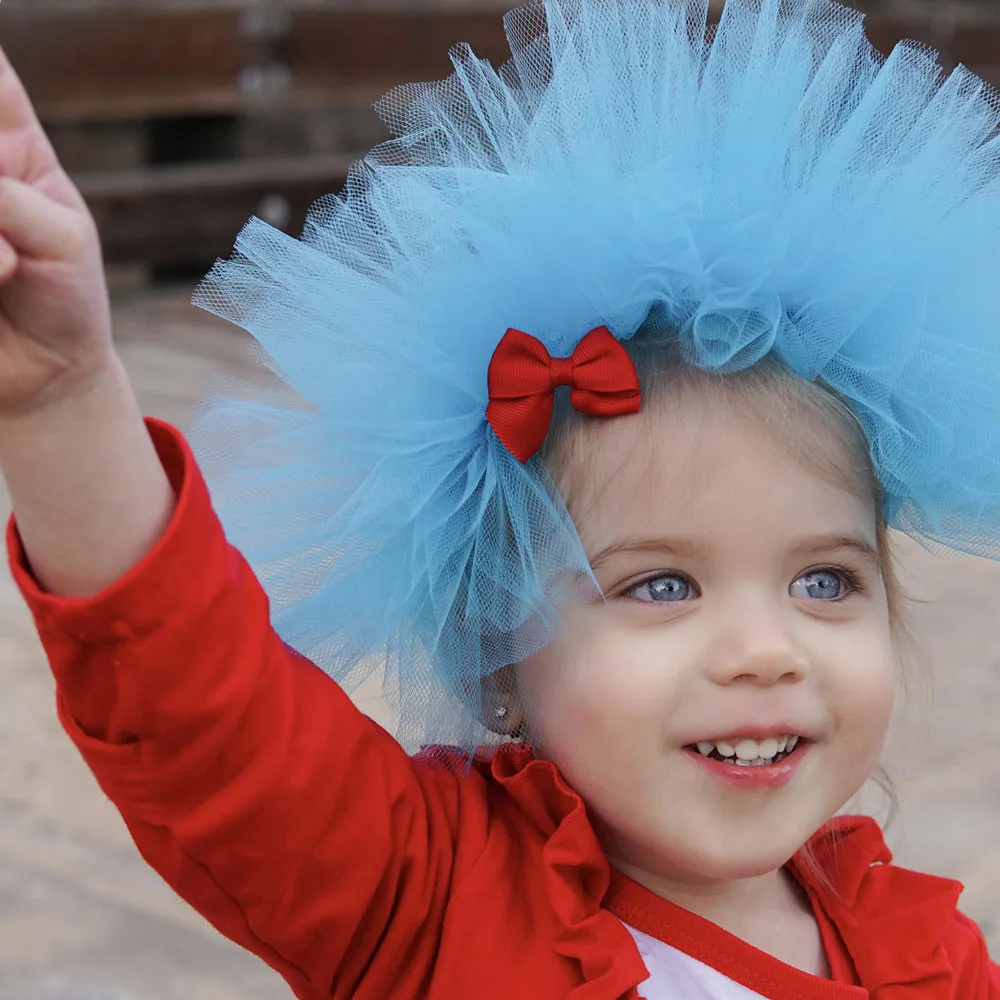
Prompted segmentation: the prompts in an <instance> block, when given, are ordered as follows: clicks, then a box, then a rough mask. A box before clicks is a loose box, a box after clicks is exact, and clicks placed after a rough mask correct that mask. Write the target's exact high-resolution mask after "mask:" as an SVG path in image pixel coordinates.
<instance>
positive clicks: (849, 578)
mask: <svg viewBox="0 0 1000 1000" xmlns="http://www.w3.org/2000/svg"><path fill="white" fill-rule="evenodd" d="M810 573H835V574H836V575H837V576H839V577H840V578H841V581H842V582H843V584H844V593H842V594H841V595H840V596H839V597H831V598H830V599H829V600H828V601H826V602H825V603H826V604H838V603H839V602H841V601H844V600H846V599H847V598H848V597H851V596H853V595H854V594H863V593H865V585H864V584H863V583H862V582H861V578H860V577H859V576H858V574H857V573H855V572H854V570H852V569H848V568H847V567H846V566H836V565H833V566H816V567H814V568H813V569H807V570H805V571H804V572H802V573H800V574H799V575H798V576H797V577H796V578H795V579H796V580H800V579H801V578H802V577H804V576H808V575H809V574H810ZM665 576H673V577H677V578H678V579H681V580H686V581H687V583H688V586H690V587H691V589H692V590H694V591H695V592H696V593H700V590H699V587H698V585H697V584H696V583H695V582H694V580H692V579H691V577H689V576H688V575H687V573H681V572H680V571H679V570H678V571H671V572H669V573H662V572H661V573H656V574H654V575H652V576H647V577H645V578H644V579H642V580H637V581H636V582H635V583H633V584H630V585H629V586H628V587H627V588H626V589H625V590H624V591H623V592H622V594H621V596H622V597H626V598H632V597H633V595H634V593H635V591H636V590H638V589H639V588H640V587H642V586H644V585H645V584H647V583H650V582H652V581H653V580H659V579H661V578H662V577H665ZM793 582H794V581H793ZM642 603H643V604H651V603H654V602H652V601H643V602H642ZM666 603H671V602H666ZM673 603H677V604H684V603H686V602H685V601H677V602H673Z"/></svg>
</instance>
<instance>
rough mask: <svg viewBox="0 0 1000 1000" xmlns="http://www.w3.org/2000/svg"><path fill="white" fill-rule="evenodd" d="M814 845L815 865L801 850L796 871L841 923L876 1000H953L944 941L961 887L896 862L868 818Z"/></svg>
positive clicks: (853, 819)
mask: <svg viewBox="0 0 1000 1000" xmlns="http://www.w3.org/2000/svg"><path fill="white" fill-rule="evenodd" d="M809 848H810V850H811V854H812V857H813V859H814V861H815V866H811V865H809V864H807V863H806V861H805V854H804V852H800V853H799V854H798V855H796V857H795V859H793V861H792V863H791V867H792V870H793V872H794V874H795V876H796V878H797V879H798V880H799V882H800V883H801V884H802V885H803V886H804V887H805V888H806V889H807V891H808V892H809V893H810V895H811V896H812V897H813V898H814V899H815V900H816V901H817V902H818V903H819V905H820V906H822V907H823V909H824V911H825V912H826V914H827V916H829V918H830V919H831V920H832V921H833V923H834V924H835V925H836V927H837V930H838V931H839V932H840V935H841V937H842V939H843V941H844V945H845V946H846V948H847V950H848V952H849V953H850V955H851V958H852V960H853V961H854V966H855V969H856V970H857V973H858V976H859V978H860V979H861V982H862V984H863V985H864V987H865V988H866V989H867V990H868V992H869V994H870V996H871V998H872V1000H909V998H910V997H914V996H919V997H921V998H922V1000H924V998H925V1000H954V998H955V989H956V982H955V975H954V969H953V968H952V965H951V961H950V959H949V957H948V953H947V951H946V949H945V944H944V942H945V940H946V937H947V928H948V925H949V924H950V923H951V921H952V920H953V919H954V917H955V912H956V908H957V905H958V897H959V895H960V894H961V892H962V885H961V883H960V882H955V881H953V880H952V879H946V878H939V877H938V876H936V875H925V874H922V873H920V872H913V871H909V870H907V869H905V868H897V867H896V866H894V865H890V862H891V861H892V852H891V851H890V850H889V848H888V847H887V846H886V843H885V840H884V839H883V837H882V831H881V830H880V829H879V827H878V824H877V823H876V822H875V821H874V820H873V819H871V818H870V817H867V816H840V817H837V818H836V819H833V820H831V821H830V822H829V823H828V824H826V826H824V827H823V828H822V829H821V830H820V831H819V832H818V833H817V834H816V835H815V836H814V837H813V838H812V839H811V840H810V841H809ZM820 873H824V874H825V876H826V877H825V878H824V877H823V876H822V875H821V874H820Z"/></svg>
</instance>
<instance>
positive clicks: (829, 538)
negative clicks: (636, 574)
mask: <svg viewBox="0 0 1000 1000" xmlns="http://www.w3.org/2000/svg"><path fill="white" fill-rule="evenodd" d="M709 548H710V546H709V545H707V544H706V543H704V542H696V541H694V540H692V539H689V538H625V539H622V540H621V541H618V542H612V543H611V544H610V545H607V546H605V547H604V548H603V549H601V550H600V551H599V552H597V553H595V554H594V556H593V558H592V559H591V560H590V565H591V568H592V569H597V568H598V567H599V566H601V565H602V564H603V563H605V562H607V561H608V560H609V559H610V558H611V557H612V556H618V555H631V554H635V553H645V554H648V555H666V556H679V557H682V558H688V559H692V558H698V557H704V556H705V555H706V554H707V553H708V551H709ZM838 549H852V550H853V551H855V552H856V553H858V555H860V556H861V557H862V558H864V559H865V560H867V561H868V562H870V563H872V564H873V565H874V566H875V567H879V566H880V565H881V559H880V558H879V554H878V549H877V548H876V547H875V546H874V545H872V543H871V542H869V541H868V539H867V538H865V537H864V536H863V535H853V534H836V533H835V534H829V535H808V536H806V537H803V538H797V539H795V540H794V541H793V542H792V544H791V545H790V546H789V551H790V552H791V553H792V554H793V555H821V554H822V553H824V552H833V551H836V550H838Z"/></svg>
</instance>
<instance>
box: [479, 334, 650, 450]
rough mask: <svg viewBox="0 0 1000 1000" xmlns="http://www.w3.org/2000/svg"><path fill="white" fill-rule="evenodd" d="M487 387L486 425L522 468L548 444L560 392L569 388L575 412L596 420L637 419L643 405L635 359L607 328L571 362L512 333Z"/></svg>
mask: <svg viewBox="0 0 1000 1000" xmlns="http://www.w3.org/2000/svg"><path fill="white" fill-rule="evenodd" d="M487 384H488V386H489V394H490V401H489V404H488V405H487V407H486V419H487V420H488V421H489V423H490V426H491V427H492V428H493V430H494V431H495V432H496V435H497V437H498V438H499V439H500V440H501V441H502V442H503V444H504V445H505V446H506V448H507V450H508V451H509V452H510V453H511V454H512V455H513V456H514V457H515V458H517V459H519V460H520V461H522V462H527V461H528V459H529V458H531V456H532V455H534V454H535V453H536V452H537V451H538V449H539V448H541V447H542V443H543V442H544V441H545V435H546V434H547V433H548V430H549V425H550V424H551V422H552V408H553V404H554V402H555V388H556V386H558V385H568V386H570V389H571V391H570V397H569V398H570V402H571V403H572V405H573V407H574V408H575V409H577V410H579V411H580V412H581V413H589V414H591V415H592V416H596V417H618V416H622V415H624V414H626V413H637V412H638V411H639V405H640V402H641V393H640V390H639V377H638V375H637V374H636V371H635V366H634V365H633V364H632V359H631V358H630V357H629V356H628V352H627V351H626V350H625V348H624V347H622V345H621V344H620V343H619V342H618V341H617V340H616V339H615V338H614V336H613V335H612V333H611V332H610V331H609V330H608V328H607V327H604V326H600V327H598V328H597V329H596V330H591V331H590V333H588V334H587V335H586V336H585V337H584V338H583V339H582V340H581V341H580V343H579V344H577V346H576V350H575V351H573V353H572V354H571V355H570V356H569V357H568V358H553V357H551V356H550V355H549V352H548V351H547V350H546V349H545V345H544V344H543V343H542V342H541V341H540V340H537V339H536V338H535V337H532V336H531V334H528V333H524V332H522V331H521V330H513V329H512V330H508V331H507V332H506V333H505V334H504V336H503V339H502V340H501V341H500V343H499V344H498V345H497V349H496V350H495V351H494V352H493V357H492V358H491V360H490V367H489V371H488V373H487Z"/></svg>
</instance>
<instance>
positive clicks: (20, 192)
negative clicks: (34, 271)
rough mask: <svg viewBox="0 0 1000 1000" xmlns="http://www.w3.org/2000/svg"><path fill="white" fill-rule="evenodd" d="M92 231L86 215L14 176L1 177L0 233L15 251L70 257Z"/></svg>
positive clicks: (53, 257)
mask: <svg viewBox="0 0 1000 1000" xmlns="http://www.w3.org/2000/svg"><path fill="white" fill-rule="evenodd" d="M91 231H92V223H91V222H90V219H89V217H88V216H87V215H85V214H83V213H81V212H79V211H76V210H74V209H72V208H67V207H66V206H65V205H61V204H59V202H57V201H53V200H52V199H51V198H48V197H46V196H45V195H44V194H42V193H41V192H39V191H37V190H35V188H33V187H31V186H29V185H28V184H24V183H22V182H21V181H18V180H15V179H14V178H13V177H0V236H2V237H3V238H4V239H5V240H6V241H7V242H8V243H9V244H10V245H11V246H12V247H13V248H14V249H15V250H16V251H17V252H18V254H22V255H26V256H28V257H35V258H38V259H41V260H73V259H75V258H76V257H77V256H79V255H80V254H81V253H82V252H83V249H84V246H85V242H86V240H87V239H88V237H89V236H90V235H91Z"/></svg>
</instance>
